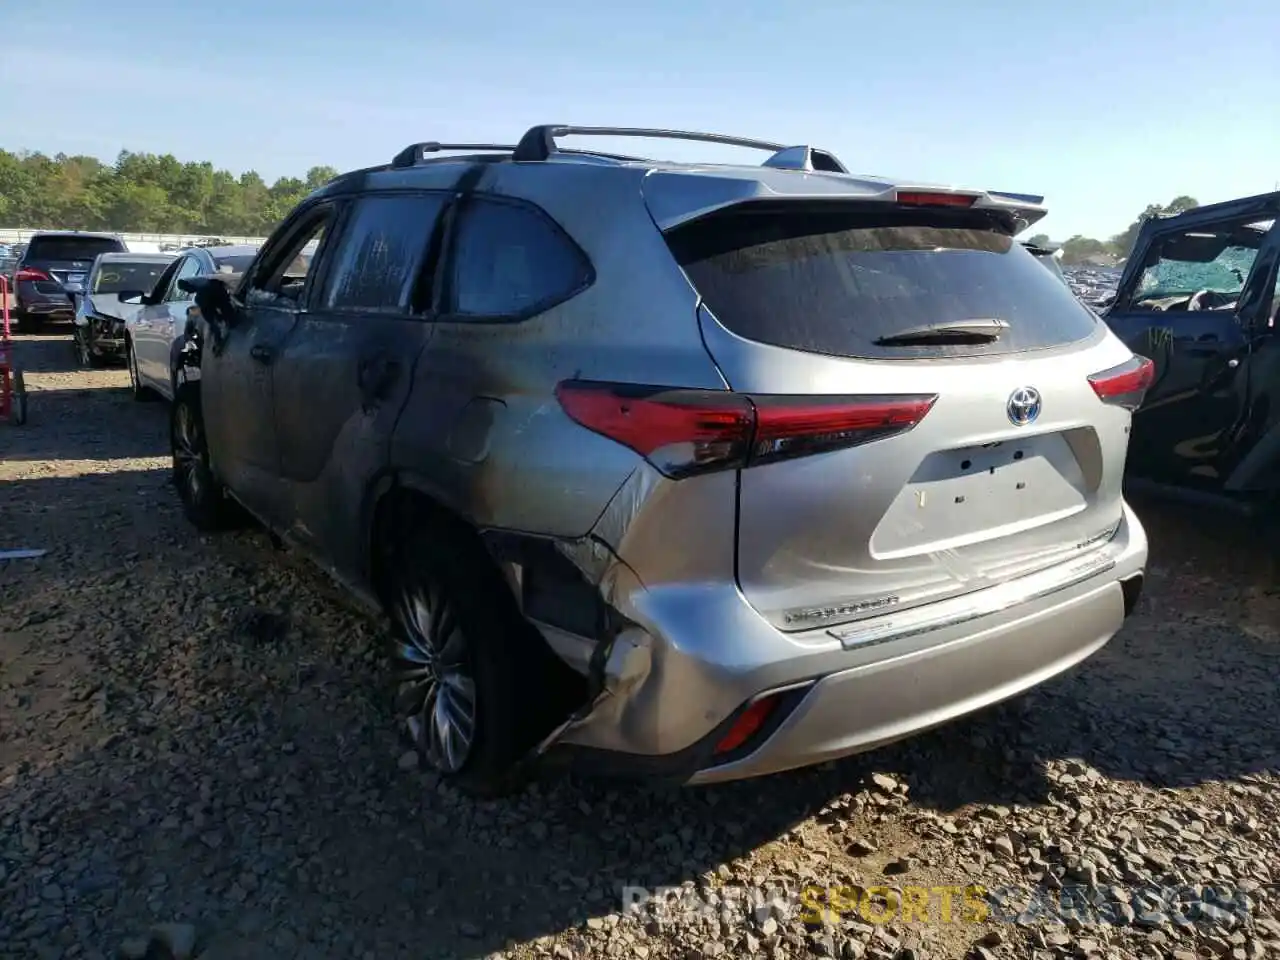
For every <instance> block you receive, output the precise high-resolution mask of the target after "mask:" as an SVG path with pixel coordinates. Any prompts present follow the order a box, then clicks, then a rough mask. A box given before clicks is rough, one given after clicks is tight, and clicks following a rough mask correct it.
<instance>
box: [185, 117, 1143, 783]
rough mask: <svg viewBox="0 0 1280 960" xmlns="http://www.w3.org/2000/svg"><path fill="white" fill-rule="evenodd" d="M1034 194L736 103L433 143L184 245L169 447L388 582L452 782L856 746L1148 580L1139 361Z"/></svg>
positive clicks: (1031, 663)
mask: <svg viewBox="0 0 1280 960" xmlns="http://www.w3.org/2000/svg"><path fill="white" fill-rule="evenodd" d="M574 135H577V136H595V135H603V136H609V137H623V136H640V137H649V138H657V137H668V138H684V139H694V140H703V141H715V142H724V143H730V144H735V145H738V146H743V147H754V148H760V149H762V150H764V151H767V152H768V153H769V158H768V159H767V160H766V161H765V162H764V164H763V165H761V166H747V165H723V164H689V163H667V162H659V161H654V160H646V159H638V158H634V157H625V156H618V155H613V154H604V153H597V152H592V151H570V150H567V149H563V148H561V147H560V146H559V145H558V143H557V141H558V140H559V139H561V138H563V137H566V136H574ZM1044 214H1045V209H1044V207H1043V205H1042V198H1040V197H1031V196H1026V195H1020V194H1009V193H998V192H992V191H981V190H956V189H952V188H943V187H932V186H923V185H918V184H914V183H902V182H894V181H889V180H885V179H878V178H871V177H863V176H857V175H853V174H850V173H848V172H847V171H846V170H845V168H844V167H843V166H842V165H841V164H840V163H839V161H837V160H836V158H835V157H834V156H832V155H831V154H830V153H827V152H824V151H820V150H815V149H811V148H808V147H783V146H782V145H780V144H771V143H763V142H760V141H754V140H743V139H740V138H728V137H718V136H714V135H710V134H692V133H682V132H678V131H665V130H633V129H618V128H580V127H556V126H542V127H535V128H534V129H532V130H530V131H529V132H528V133H527V134H526V135H525V136H524V137H523V138H522V139H521V141H520V142H519V144H517V145H515V146H503V145H491V144H439V143H429V144H415V145H413V146H411V147H409V148H406V150H405V151H403V152H402V153H401V154H400V155H399V156H397V157H396V158H395V160H394V161H393V162H392V163H391V164H389V165H386V166H381V167H377V168H372V169H367V170H360V171H356V172H354V173H351V174H347V175H345V176H342V177H339V178H338V179H336V180H334V181H333V182H331V183H330V184H328V185H326V186H325V187H323V188H321V189H319V190H318V191H316V192H315V193H314V194H312V195H311V196H310V197H308V198H307V199H306V200H304V201H303V202H302V204H301V205H300V206H299V207H298V208H297V209H296V210H295V211H294V212H293V213H292V214H291V215H290V216H289V218H288V219H287V220H286V221H285V222H284V223H283V224H281V226H280V227H279V228H278V229H277V231H276V232H275V234H274V235H273V236H272V237H271V238H270V239H269V240H268V242H267V243H266V244H265V246H264V247H263V248H262V250H261V252H260V253H259V254H258V256H257V258H256V259H255V260H254V262H253V264H252V265H251V266H249V268H248V270H247V272H246V273H245V274H244V275H243V277H242V278H239V279H237V280H234V281H231V280H228V279H227V278H223V277H216V276H215V277H202V278H195V279H187V280H183V281H181V283H182V285H183V286H184V288H185V289H188V290H190V291H191V292H193V293H195V294H196V297H197V305H198V307H199V309H198V310H196V311H193V312H192V316H193V321H192V326H191V327H190V329H189V331H188V335H187V339H186V343H185V346H184V347H183V349H182V350H181V352H180V353H179V354H178V356H179V360H178V368H177V369H175V370H174V377H175V383H177V384H178V385H179V389H178V391H177V394H178V396H177V402H176V403H175V404H174V406H173V408H172V417H173V421H172V436H173V451H174V479H175V482H176V484H177V487H178V490H179V491H180V494H181V496H182V499H183V502H184V506H185V509H186V512H187V514H188V516H189V517H190V518H191V519H192V520H193V521H194V522H195V523H196V524H197V525H198V526H200V527H201V528H204V529H210V528H213V527H217V526H220V525H222V524H224V523H227V522H229V521H230V520H231V519H232V518H233V517H234V515H235V510H234V509H233V507H236V508H237V509H238V508H239V507H243V508H247V511H248V512H249V513H250V514H252V515H254V516H256V517H257V518H258V519H259V520H260V521H262V522H263V523H264V524H265V525H266V526H267V527H268V528H269V530H270V531H271V532H272V533H273V534H274V535H275V536H276V537H278V538H279V539H280V540H282V541H284V542H286V543H288V544H290V545H292V546H294V547H296V548H298V549H299V550H301V551H303V552H305V553H306V554H308V555H310V556H312V557H313V558H315V559H316V560H318V561H319V562H320V564H321V565H323V566H324V567H325V568H326V569H328V570H329V571H330V572H331V573H333V574H334V575H335V576H336V577H337V578H338V579H339V580H340V581H342V582H343V583H345V584H347V585H348V586H350V587H351V589H352V590H353V591H354V592H355V593H356V595H357V596H360V597H363V598H364V599H366V600H368V601H369V602H370V603H373V604H377V605H378V606H379V607H380V608H381V609H382V610H384V611H386V612H387V613H388V614H389V615H390V617H391V619H392V621H393V622H394V627H395V643H394V644H393V651H392V659H393V663H394V668H395V671H396V679H397V683H398V692H399V695H400V696H399V698H398V701H397V702H398V706H399V709H400V711H401V722H402V723H403V726H404V729H405V730H406V731H408V735H409V736H410V737H411V738H412V740H413V742H414V743H415V744H416V745H417V746H418V747H419V748H420V749H421V750H422V752H423V754H424V755H425V757H426V759H427V760H428V761H429V762H430V763H431V764H433V765H434V766H435V767H436V768H438V769H439V770H440V771H441V773H442V774H443V775H444V776H446V777H448V778H450V779H452V780H454V781H456V782H457V783H459V784H460V785H462V786H463V787H465V788H468V789H471V790H475V791H478V792H492V791H496V790H499V789H502V788H503V787H505V786H507V785H509V784H510V783H511V782H513V776H514V774H515V773H517V772H521V771H523V770H526V769H528V766H529V761H531V760H533V759H536V758H542V759H544V760H551V759H554V758H561V759H564V760H576V761H580V762H584V763H586V764H588V765H590V766H592V767H594V768H596V769H605V770H610V771H617V772H630V773H638V774H642V775H646V776H660V777H664V778H672V779H675V780H678V781H680V782H692V783H708V782H712V781H721V780H729V779H734V778H740V777H747V776H754V775H758V774H766V773H771V772H774V771H780V770H786V769H788V768H793V767H798V766H802V765H805V764H811V763H815V762H818V761H824V760H828V759H831V758H835V757H840V756H844V755H847V754H851V753H855V752H857V751H861V750H866V749H868V748H872V747H875V746H877V745H879V744H883V743H886V742H889V741H892V740H895V739H898V738H901V737H904V736H906V735H909V734H912V733H914V732H916V731H919V730H923V729H925V728H927V727H932V726H934V725H936V724H940V723H943V722H945V721H947V720H950V719H952V718H954V717H957V716H960V715H962V714H965V713H968V712H970V711H973V710H976V709H978V708H981V707H984V706H986V705H988V704H991V703H993V702H996V701H998V700H1002V699H1004V698H1007V697H1010V696H1013V695H1015V694H1017V693H1019V692H1020V691H1023V690H1026V689H1027V688H1029V687H1031V686H1033V685H1035V684H1037V683H1040V682H1041V681H1043V680H1045V679H1047V678H1049V677H1051V676H1053V675H1055V674H1057V673H1060V672H1061V671H1064V670H1066V669H1068V668H1069V667H1071V666H1073V665H1074V664H1076V663H1078V662H1080V661H1081V660H1083V659H1084V658H1085V657H1087V656H1089V655H1090V654H1092V653H1093V652H1094V651H1096V650H1098V649H1099V648H1100V647H1101V646H1102V645H1103V644H1105V643H1106V642H1107V641H1108V639H1110V637H1111V636H1112V635H1113V634H1114V633H1115V632H1116V631H1117V630H1118V629H1119V628H1120V626H1121V624H1122V622H1123V621H1124V618H1125V617H1126V616H1127V615H1128V614H1129V613H1130V611H1131V610H1132V609H1133V607H1134V604H1135V603H1136V601H1137V598H1138V595H1139V592H1140V590H1141V586H1142V578H1143V570H1144V565H1145V563H1146V558H1147V543H1146V537H1145V534H1144V532H1143V529H1142V526H1141V525H1140V523H1139V522H1138V520H1137V518H1136V517H1135V516H1134V514H1133V513H1132V512H1131V510H1130V509H1129V507H1128V506H1127V505H1126V503H1125V501H1124V499H1123V496H1122V493H1121V476H1122V473H1123V471H1124V462H1125V455H1126V448H1127V444H1128V438H1129V436H1128V435H1129V427H1130V419H1131V415H1132V412H1133V410H1134V409H1135V408H1136V407H1137V405H1138V404H1139V403H1140V402H1141V400H1142V397H1143V394H1144V391H1145V389H1146V387H1147V386H1148V384H1149V382H1150V378H1151V364H1150V363H1149V362H1148V361H1147V360H1145V359H1143V358H1141V357H1137V356H1135V355H1134V354H1133V353H1132V352H1131V351H1130V350H1129V349H1128V348H1126V347H1125V346H1124V345H1123V344H1122V343H1121V342H1120V341H1119V340H1117V339H1116V337H1115V336H1113V335H1112V334H1111V333H1110V332H1109V331H1108V329H1107V327H1106V326H1105V325H1104V324H1102V323H1101V322H1100V321H1099V320H1098V319H1097V317H1096V316H1094V314H1092V313H1091V312H1090V311H1089V310H1087V309H1086V308H1085V307H1083V306H1082V305H1081V304H1080V303H1079V302H1077V300H1076V299H1075V298H1074V297H1073V296H1072V295H1071V292H1070V291H1069V290H1068V289H1067V288H1066V287H1065V286H1064V285H1063V284H1062V282H1061V281H1060V280H1058V279H1057V278H1056V277H1055V276H1054V275H1053V274H1052V273H1051V272H1050V271H1048V270H1045V269H1044V268H1043V267H1042V266H1041V265H1040V264H1038V263H1037V262H1036V260H1035V258H1034V257H1033V256H1032V255H1031V254H1030V253H1029V252H1028V251H1027V250H1026V249H1024V247H1023V246H1022V245H1021V244H1020V243H1019V242H1018V241H1016V240H1015V239H1013V237H1014V235H1015V234H1016V233H1017V232H1018V231H1020V230H1022V229H1024V228H1026V227H1027V226H1029V225H1030V224H1032V223H1034V222H1036V221H1037V220H1039V219H1040V218H1041V217H1043V216H1044ZM309 243H312V244H315V245H316V246H315V249H316V250H317V254H316V256H315V257H314V258H313V259H311V260H309V261H307V262H306V263H303V264H301V265H299V264H300V261H299V260H298V258H297V254H298V252H299V251H301V250H303V249H304V248H305V247H306V245H307V244H309Z"/></svg>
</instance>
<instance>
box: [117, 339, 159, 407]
mask: <svg viewBox="0 0 1280 960" xmlns="http://www.w3.org/2000/svg"><path fill="white" fill-rule="evenodd" d="M124 349H125V366H127V367H128V368H129V395H130V396H131V397H133V399H134V401H135V402H137V403H145V402H147V401H149V400H154V399H155V394H154V393H152V392H151V388H150V387H145V386H143V384H142V380H141V379H139V377H138V358H137V356H136V355H135V354H134V352H133V338H132V337H130V338H129V339H127V340H126V341H125V347H124Z"/></svg>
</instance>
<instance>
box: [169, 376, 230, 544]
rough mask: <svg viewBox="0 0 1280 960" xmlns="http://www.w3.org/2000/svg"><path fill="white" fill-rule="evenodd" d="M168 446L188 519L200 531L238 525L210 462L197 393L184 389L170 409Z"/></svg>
mask: <svg viewBox="0 0 1280 960" xmlns="http://www.w3.org/2000/svg"><path fill="white" fill-rule="evenodd" d="M169 447H170V450H171V451H172V454H173V485H174V487H176V488H177V491H178V497H179V499H181V500H182V510H183V513H185V514H186V517H187V520H188V521H190V523H191V525H192V526H194V527H195V528H196V529H197V530H200V531H201V532H203V533H214V532H217V531H220V530H227V529H230V528H231V527H234V526H236V525H237V522H236V521H237V519H238V517H237V514H236V511H235V505H234V504H233V503H232V501H231V500H229V499H228V498H227V495H226V490H225V488H224V487H223V486H222V484H221V483H220V482H219V481H218V478H217V476H215V474H214V472H213V467H212V465H211V464H210V461H209V446H208V444H207V442H206V439H205V433H204V413H203V410H202V409H201V406H200V394H199V392H198V391H197V390H195V389H194V388H186V389H184V390H183V391H182V392H181V393H180V394H179V395H178V396H176V397H174V401H173V405H172V406H171V407H170V409H169Z"/></svg>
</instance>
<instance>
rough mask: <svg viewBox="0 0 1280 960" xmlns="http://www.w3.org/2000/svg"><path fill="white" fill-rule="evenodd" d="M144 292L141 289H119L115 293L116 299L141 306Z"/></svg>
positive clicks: (144, 295) (143, 301)
mask: <svg viewBox="0 0 1280 960" xmlns="http://www.w3.org/2000/svg"><path fill="white" fill-rule="evenodd" d="M145 297H146V294H145V293H144V292H143V291H141V290H121V291H120V292H119V293H118V294H116V299H117V300H119V301H120V302H121V303H128V304H132V305H133V306H135V307H137V306H142V305H143V304H144V303H145V302H146V301H145V299H144V298H145Z"/></svg>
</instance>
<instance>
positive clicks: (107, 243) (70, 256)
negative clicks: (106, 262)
mask: <svg viewBox="0 0 1280 960" xmlns="http://www.w3.org/2000/svg"><path fill="white" fill-rule="evenodd" d="M124 252H125V249H124V243H123V242H122V241H120V240H113V239H111V238H110V237H33V238H32V240H31V243H30V244H28V245H27V259H28V260H92V259H93V258H94V257H96V256H97V255H98V254H100V253H124Z"/></svg>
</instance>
